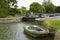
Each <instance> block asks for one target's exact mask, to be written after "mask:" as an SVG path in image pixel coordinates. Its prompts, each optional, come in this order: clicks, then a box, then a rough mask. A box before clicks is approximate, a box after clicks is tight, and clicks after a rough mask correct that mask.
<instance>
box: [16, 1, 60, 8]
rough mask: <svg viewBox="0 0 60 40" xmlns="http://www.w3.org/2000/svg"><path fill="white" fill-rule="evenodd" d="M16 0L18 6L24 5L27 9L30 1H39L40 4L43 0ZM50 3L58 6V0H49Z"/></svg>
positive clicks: (59, 2) (59, 4) (59, 3)
mask: <svg viewBox="0 0 60 40" xmlns="http://www.w3.org/2000/svg"><path fill="white" fill-rule="evenodd" d="M17 1H18V8H20V7H22V6H24V7H26V8H27V9H29V5H30V4H31V3H32V2H39V3H40V4H42V2H43V0H17ZM51 1H52V3H53V4H54V5H56V6H60V0H51Z"/></svg>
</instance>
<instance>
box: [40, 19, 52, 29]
mask: <svg viewBox="0 0 60 40" xmlns="http://www.w3.org/2000/svg"><path fill="white" fill-rule="evenodd" d="M40 25H41V26H44V27H46V28H51V23H50V22H49V21H47V20H43V21H40Z"/></svg>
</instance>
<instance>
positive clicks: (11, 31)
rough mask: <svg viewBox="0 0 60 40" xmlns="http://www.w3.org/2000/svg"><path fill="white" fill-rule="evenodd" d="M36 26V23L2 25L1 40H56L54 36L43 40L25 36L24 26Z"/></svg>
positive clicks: (42, 39) (0, 30) (0, 25)
mask: <svg viewBox="0 0 60 40" xmlns="http://www.w3.org/2000/svg"><path fill="white" fill-rule="evenodd" d="M27 25H34V23H26V22H20V23H7V24H5V23H4V24H0V40H54V37H53V36H48V37H43V38H33V37H31V36H28V35H26V34H24V26H27Z"/></svg>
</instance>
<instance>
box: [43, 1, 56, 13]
mask: <svg viewBox="0 0 60 40" xmlns="http://www.w3.org/2000/svg"><path fill="white" fill-rule="evenodd" d="M43 6H44V7H45V9H46V13H55V12H56V6H55V5H54V4H53V3H52V2H51V1H50V0H44V2H43Z"/></svg>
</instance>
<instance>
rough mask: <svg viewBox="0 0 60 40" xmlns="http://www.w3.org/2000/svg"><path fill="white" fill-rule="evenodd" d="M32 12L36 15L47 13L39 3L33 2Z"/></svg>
mask: <svg viewBox="0 0 60 40" xmlns="http://www.w3.org/2000/svg"><path fill="white" fill-rule="evenodd" d="M29 10H30V12H35V13H45V8H44V7H43V6H42V5H40V4H39V3H38V2H33V3H32V4H30V9H29Z"/></svg>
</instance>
